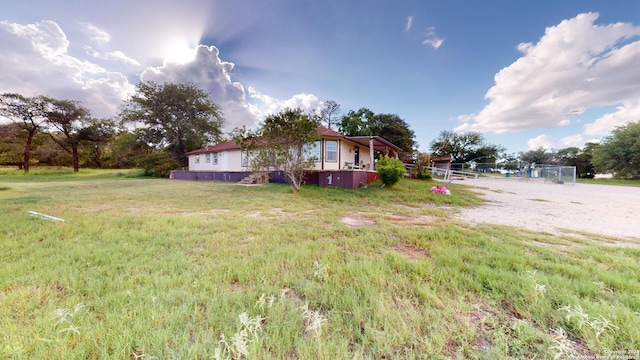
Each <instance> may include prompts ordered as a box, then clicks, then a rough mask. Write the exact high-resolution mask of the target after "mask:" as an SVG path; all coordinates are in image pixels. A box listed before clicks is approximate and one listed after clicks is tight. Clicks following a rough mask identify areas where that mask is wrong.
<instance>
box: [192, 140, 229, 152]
mask: <svg viewBox="0 0 640 360" xmlns="http://www.w3.org/2000/svg"><path fill="white" fill-rule="evenodd" d="M236 149H238V150H239V149H240V145H238V144H236V142H235V140H229V141H225V142H221V143H220V144H216V145H211V146H207V147H206V148H203V149H198V150H193V151H189V152H188V153H187V155H197V154H204V153H214V152H220V151H226V150H236Z"/></svg>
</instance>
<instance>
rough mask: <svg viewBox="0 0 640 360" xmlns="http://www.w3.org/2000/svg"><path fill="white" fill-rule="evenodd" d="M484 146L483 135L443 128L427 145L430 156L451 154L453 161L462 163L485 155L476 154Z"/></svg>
mask: <svg viewBox="0 0 640 360" xmlns="http://www.w3.org/2000/svg"><path fill="white" fill-rule="evenodd" d="M483 146H484V137H483V136H482V134H480V133H477V132H468V133H455V132H453V131H449V130H444V131H442V132H440V135H439V136H438V138H437V139H435V140H433V141H432V142H431V144H430V145H429V148H430V150H431V155H432V156H451V161H452V162H454V163H464V162H467V161H471V160H473V159H475V158H478V157H482V156H487V155H478V154H479V151H478V150H479V149H480V148H482V147H483Z"/></svg>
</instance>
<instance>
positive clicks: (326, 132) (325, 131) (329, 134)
mask: <svg viewBox="0 0 640 360" xmlns="http://www.w3.org/2000/svg"><path fill="white" fill-rule="evenodd" d="M318 135H320V136H322V137H336V138H344V137H345V136H344V135H342V134H340V133H339V132H337V131H333V130H331V129H327V128H326V127H324V126H318Z"/></svg>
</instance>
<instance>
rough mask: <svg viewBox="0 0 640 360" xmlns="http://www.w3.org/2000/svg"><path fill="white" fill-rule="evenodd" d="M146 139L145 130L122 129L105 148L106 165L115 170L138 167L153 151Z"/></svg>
mask: <svg viewBox="0 0 640 360" xmlns="http://www.w3.org/2000/svg"><path fill="white" fill-rule="evenodd" d="M145 139H146V131H145V129H135V130H133V131H126V130H124V129H121V130H120V131H119V132H118V133H116V134H115V135H113V137H112V139H111V141H109V142H108V143H107V144H106V146H105V149H104V157H105V160H104V162H105V165H106V166H108V167H114V168H128V167H134V166H138V165H139V161H141V160H143V159H144V157H145V156H147V155H149V154H151V153H152V150H153V148H152V147H151V146H149V145H148V143H147V142H146V140H145Z"/></svg>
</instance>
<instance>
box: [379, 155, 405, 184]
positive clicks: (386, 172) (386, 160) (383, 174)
mask: <svg viewBox="0 0 640 360" xmlns="http://www.w3.org/2000/svg"><path fill="white" fill-rule="evenodd" d="M376 169H377V170H378V176H380V179H381V180H382V183H383V184H384V185H385V186H393V184H395V183H397V182H398V181H400V179H402V177H403V176H404V174H405V172H406V170H405V168H404V164H403V163H402V161H400V159H398V158H395V157H393V158H391V157H389V155H384V156H381V157H380V159H378V162H377V163H376Z"/></svg>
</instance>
